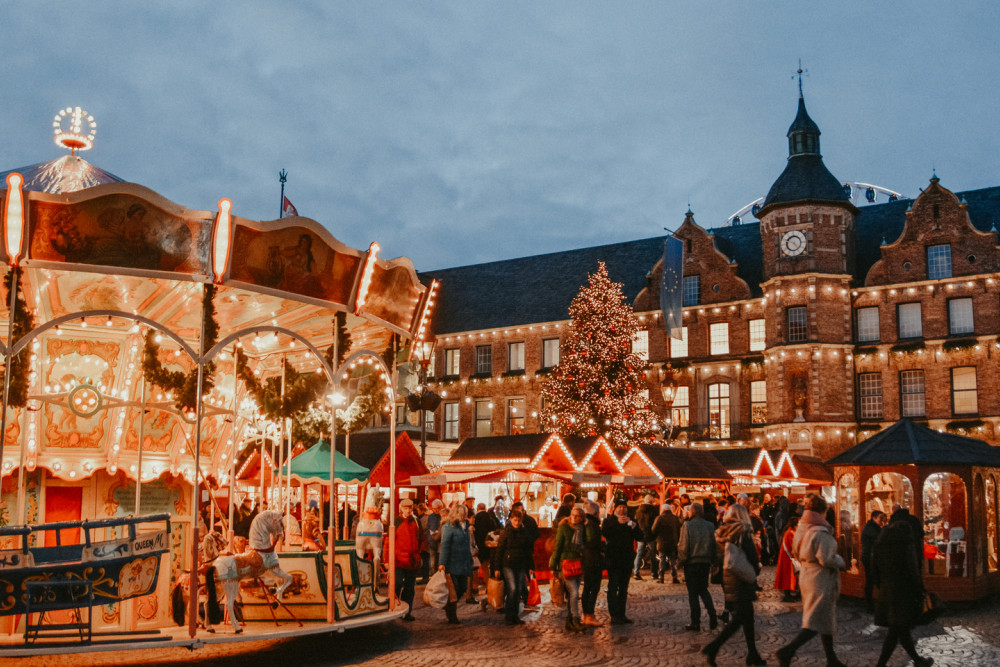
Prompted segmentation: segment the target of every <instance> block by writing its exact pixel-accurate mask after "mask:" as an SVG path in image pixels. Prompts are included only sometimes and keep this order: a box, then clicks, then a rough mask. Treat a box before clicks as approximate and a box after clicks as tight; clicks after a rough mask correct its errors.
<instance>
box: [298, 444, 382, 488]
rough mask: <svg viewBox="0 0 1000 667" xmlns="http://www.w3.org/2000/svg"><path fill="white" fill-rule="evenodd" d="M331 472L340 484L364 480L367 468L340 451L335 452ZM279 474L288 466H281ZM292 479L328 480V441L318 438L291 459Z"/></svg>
mask: <svg viewBox="0 0 1000 667" xmlns="http://www.w3.org/2000/svg"><path fill="white" fill-rule="evenodd" d="M336 456H337V458H336V460H335V461H334V471H333V474H334V475H335V477H336V481H338V482H340V483H341V484H346V483H350V482H364V481H366V480H367V479H368V468H366V467H364V466H362V465H359V464H357V463H355V462H354V461H352V460H351V459H349V458H347V457H346V456H344V455H343V454H341V453H340V452H337V453H336ZM281 474H282V475H287V474H288V466H281ZM292 479H295V480H298V481H300V482H303V483H310V482H312V483H315V482H322V483H324V484H328V483H329V482H330V443H329V442H327V441H326V440H320V441H319V442H317V443H316V444H315V445H313V446H312V447H310V448H309V449H307V450H306V451H304V452H302V453H301V454H299V455H298V456H296V457H295V458H294V459H292Z"/></svg>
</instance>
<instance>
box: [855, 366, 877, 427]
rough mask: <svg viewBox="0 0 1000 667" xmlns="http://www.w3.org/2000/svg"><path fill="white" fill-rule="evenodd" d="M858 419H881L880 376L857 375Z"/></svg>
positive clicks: (870, 374) (875, 374) (871, 374)
mask: <svg viewBox="0 0 1000 667" xmlns="http://www.w3.org/2000/svg"><path fill="white" fill-rule="evenodd" d="M858 398H859V399H860V410H859V413H860V414H859V417H860V418H861V419H882V374H881V373H859V374H858Z"/></svg>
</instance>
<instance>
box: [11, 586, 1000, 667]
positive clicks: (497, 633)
mask: <svg viewBox="0 0 1000 667" xmlns="http://www.w3.org/2000/svg"><path fill="white" fill-rule="evenodd" d="M773 574H774V569H773V568H765V571H764V573H763V574H762V576H761V579H760V581H761V585H762V586H764V587H765V590H764V592H763V593H761V596H760V601H759V602H758V603H757V605H756V610H757V613H756V629H757V637H758V639H757V645H758V648H759V650H760V652H761V654H762V655H764V657H765V658H767V660H768V664H770V665H777V660H776V659H775V658H774V651H775V650H776V649H778V648H779V647H780V646H781V645H783V644H784V643H786V642H787V641H788V640H789V639H790V638H791V637H792V636H794V634H795V633H796V632H797V631H798V628H799V622H800V621H801V605H800V604H786V603H782V602H780V596H779V594H778V593H777V592H776V591H774V589H773V588H772V579H773ZM421 591H422V589H421V588H418V590H417V600H418V602H417V605H416V609H415V610H414V615H415V616H416V618H417V620H416V622H413V623H403V622H401V621H396V622H392V623H388V624H385V625H381V626H372V627H368V628H359V629H357V630H351V631H348V632H346V633H345V634H343V635H332V636H316V637H307V638H302V639H295V640H287V641H281V642H275V641H272V642H254V643H246V644H229V645H225V644H224V645H216V646H211V647H207V648H203V649H198V650H196V651H188V650H186V649H169V650H161V651H152V650H150V651H140V652H132V653H127V652H123V653H97V654H87V655H81V656H38V657H32V658H24V659H20V660H18V659H9V660H6V661H0V662H3V664H5V665H6V664H11V665H13V664H18V665H31V666H32V667H35V666H36V665H39V666H43V665H53V666H55V665H58V666H60V667H65V666H70V665H81V666H83V665H87V666H89V665H129V664H147V665H150V664H200V665H223V666H227V667H229V666H231V667H250V666H255V665H261V666H267V667H308V666H312V665H373V666H374V665H378V666H379V667H382V666H384V665H387V664H389V665H394V664H400V665H407V666H411V665H412V666H417V665H475V666H483V667H485V666H487V665H498V666H499V665H504V666H507V665H511V664H514V665H517V664H518V663H520V664H521V665H524V666H525V667H527V666H529V665H530V666H534V665H545V666H550V665H551V666H561V665H565V666H566V667H584V666H586V665H604V664H614V665H622V666H632V665H635V666H637V667H638V666H642V665H676V666H678V667H689V666H692V665H703V664H704V663H703V661H702V660H701V657H700V655H699V651H700V650H701V648H702V646H704V645H705V644H706V643H707V642H708V641H710V639H711V638H712V637H713V636H714V633H712V632H709V631H708V630H707V625H708V624H707V620H703V622H702V623H703V627H704V628H706V629H704V630H702V632H700V633H693V632H685V631H684V629H683V628H684V625H686V624H687V622H688V611H687V594H686V589H685V588H684V585H683V584H659V583H656V582H654V581H650V580H649V579H648V577H647V578H646V579H645V580H644V581H638V582H637V581H633V582H632V583H631V585H630V587H629V602H628V615H629V617H631V618H632V619H633V620H634V621H635V623H634V624H633V625H626V626H614V627H612V626H609V625H604V626H602V627H599V628H596V629H593V630H588V631H587V632H585V633H583V634H580V635H570V634H567V633H566V632H565V630H564V629H563V623H564V619H565V611H564V608H560V609H556V608H554V607H553V606H552V605H551V604H549V603H548V602H545V603H544V604H543V605H542V608H541V609H540V610H539V611H535V612H527V613H525V614H524V615H523V618H524V619H525V620H526V621H527V624H526V625H522V626H515V627H508V626H506V625H504V624H503V616H502V615H501V614H500V613H497V612H495V611H493V610H489V611H487V612H484V611H482V610H481V608H480V607H479V606H478V605H469V604H466V603H464V602H462V603H460V604H459V617H460V619H461V620H462V625H460V626H452V625H447V624H445V623H444V612H442V611H440V610H438V609H432V608H428V607H425V606H423V603H422V602H420V598H421ZM712 593H713V596H714V597H715V600H716V606H717V608H719V609H721V608H722V605H721V593H720V591H719V587H718V586H713V587H712ZM542 597H543V600H547V599H548V592H547V587H546V586H543V587H542ZM605 603H606V598H605V596H604V593H603V591H602V593H601V597H600V599H599V601H598V611H597V614H598V618H599V619H600V620H602V621H605V622H606V621H607V611H606V607H605ZM998 611H1000V600H991V601H989V602H987V603H982V604H979V605H975V606H972V605H966V606H963V607H960V608H953V609H952V610H951V613H949V614H947V615H946V616H944V617H942V618H941V619H940V620H939V621H937V622H936V623H934V624H932V625H930V626H927V627H922V628H918V629H917V630H916V632H915V637H916V639H917V642H918V643H917V647H918V650H919V651H920V652H921V654H923V655H927V656H931V657H933V658H934V661H935V665H944V666H954V667H958V666H959V665H962V666H966V665H1000V614H998ZM884 632H885V631H884V630H883V629H881V628H877V627H875V626H873V625H872V624H871V617H870V616H869V615H868V614H866V613H865V612H864V607H863V605H862V604H861V603H859V602H856V601H852V600H847V599H845V600H842V601H841V604H840V606H839V610H838V633H837V636H836V648H837V652H838V655H839V656H840V658H841V660H843V661H844V662H845V663H847V664H848V665H850V666H851V667H855V666H861V665H874V664H875V662H876V660H877V656H878V651H879V649H880V647H881V643H882V638H883V637H884ZM742 637H743V636H742V633H737V635H735V636H734V637H733V638H732V639H730V640H729V642H728V643H727V644H726V645H725V646H724V647H723V649H722V651H721V652H720V653H719V657H718V663H719V665H733V666H736V665H743V664H744V658H745V656H746V651H745V645H744V643H743V638H742ZM794 664H795V665H802V666H805V667H808V666H813V665H816V666H821V665H823V664H825V663H824V660H823V657H822V649H821V647H820V645H819V640H818V639H816V640H813V642H811V643H810V644H809V645H807V646H806V647H804V648H803V649H802V650H800V652H799V655H798V656H797V659H796V661H795V663H794ZM909 664H912V663H911V662H910V661H909V659H908V658H907V657H906V655H905V654H904V653H903V650H902V648H897V649H896V653H895V654H894V655H893V660H892V661H891V662H890V665H892V666H893V667H897V666H901V665H909Z"/></svg>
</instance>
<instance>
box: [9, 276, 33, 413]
mask: <svg viewBox="0 0 1000 667" xmlns="http://www.w3.org/2000/svg"><path fill="white" fill-rule="evenodd" d="M15 277H16V278H17V284H18V285H20V284H21V267H20V266H15V267H14V268H12V269H11V270H10V271H8V272H7V275H6V276H4V278H3V286H4V288H5V290H6V295H7V303H8V304H9V303H10V288H11V281H12V280H13V279H14V278H15ZM34 328H35V318H34V316H32V314H31V311H29V310H28V304H27V302H25V300H24V292H22V291H21V290H20V289H19V290H17V294H15V295H14V326H13V328H12V329H11V336H10V340H9V341H7V346H8V349H9V348H11V347H13V346H14V344H15V343H16V342H17V341H19V340H20V339H21V337H23V336H25V335H27V334H28V333H29V332H30V331H31V330H32V329H34ZM29 355H30V353H27V354H26V353H24V350H22V351H21V354H18V355H17V356H16V357H14V358H13V359H11V360H10V391H9V392H8V395H7V405H9V406H11V407H15V408H23V407H24V406H25V405H27V404H28V384H29V374H30V373H31V362H30V356H29Z"/></svg>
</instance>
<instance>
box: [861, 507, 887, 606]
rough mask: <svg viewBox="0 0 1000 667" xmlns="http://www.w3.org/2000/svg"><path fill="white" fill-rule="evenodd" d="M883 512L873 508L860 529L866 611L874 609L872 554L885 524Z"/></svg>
mask: <svg viewBox="0 0 1000 667" xmlns="http://www.w3.org/2000/svg"><path fill="white" fill-rule="evenodd" d="M885 518H886V517H885V512H881V511H879V510H874V511H873V512H872V516H871V518H870V519H868V523H866V524H865V527H864V528H863V529H862V531H861V564H862V565H863V566H864V568H865V604H867V605H868V611H869V612H872V611H874V610H875V603H874V602H873V601H872V594H873V593H874V591H875V573H874V572H872V554H873V553H875V541H876V540H878V536H879V534H880V533H881V532H882V526H884V525H885Z"/></svg>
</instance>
